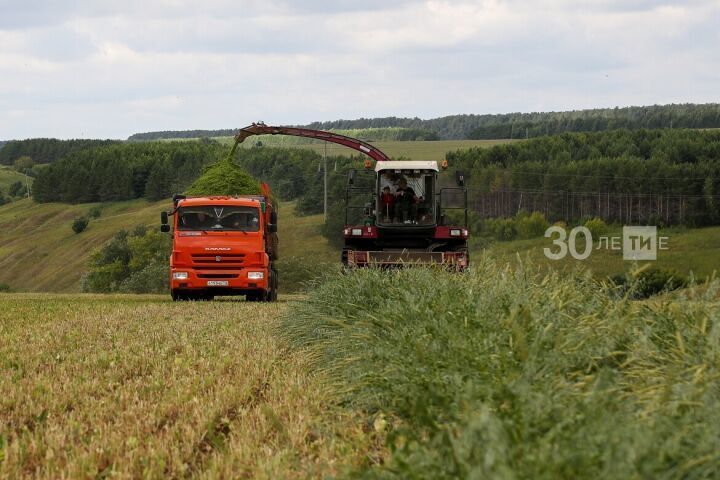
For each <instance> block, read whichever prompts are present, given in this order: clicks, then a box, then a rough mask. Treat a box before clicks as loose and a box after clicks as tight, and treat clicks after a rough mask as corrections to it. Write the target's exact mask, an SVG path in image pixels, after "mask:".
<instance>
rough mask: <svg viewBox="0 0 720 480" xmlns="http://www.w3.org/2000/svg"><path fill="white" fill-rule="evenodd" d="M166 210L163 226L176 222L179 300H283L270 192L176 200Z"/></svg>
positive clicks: (175, 292) (174, 278) (173, 289)
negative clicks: (233, 297)
mask: <svg viewBox="0 0 720 480" xmlns="http://www.w3.org/2000/svg"><path fill="white" fill-rule="evenodd" d="M173 204H174V208H173V210H172V211H171V212H162V213H161V218H160V220H161V227H160V228H161V230H162V231H163V232H169V231H170V223H169V217H170V216H171V217H173V218H172V226H173V234H172V235H173V250H172V255H171V257H170V293H171V295H172V298H173V300H176V301H178V300H212V299H213V298H215V296H217V295H245V297H246V299H247V300H248V301H256V302H257V301H266V302H271V301H274V300H276V299H277V286H278V275H277V271H276V269H275V260H276V258H277V244H278V239H277V213H276V211H275V208H274V206H273V204H272V202H271V200H270V190H269V188H268V187H267V185H264V184H263V194H262V195H243V196H232V197H231V196H210V197H191V198H188V197H185V196H184V195H176V196H175V197H174V198H173Z"/></svg>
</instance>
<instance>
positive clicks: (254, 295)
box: [245, 291, 263, 302]
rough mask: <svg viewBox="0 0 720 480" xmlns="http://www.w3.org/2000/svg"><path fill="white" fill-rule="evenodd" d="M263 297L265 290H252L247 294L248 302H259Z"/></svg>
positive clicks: (246, 299)
mask: <svg viewBox="0 0 720 480" xmlns="http://www.w3.org/2000/svg"><path fill="white" fill-rule="evenodd" d="M262 299H263V292H262V291H259V292H250V293H247V294H246V295H245V301H246V302H259V301H261V300H262Z"/></svg>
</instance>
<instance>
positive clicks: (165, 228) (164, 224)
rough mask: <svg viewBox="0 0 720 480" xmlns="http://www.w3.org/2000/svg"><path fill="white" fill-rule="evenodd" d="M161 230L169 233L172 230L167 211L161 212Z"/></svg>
mask: <svg viewBox="0 0 720 480" xmlns="http://www.w3.org/2000/svg"><path fill="white" fill-rule="evenodd" d="M160 231H161V232H163V233H167V232H169V231H170V225H168V214H167V212H160Z"/></svg>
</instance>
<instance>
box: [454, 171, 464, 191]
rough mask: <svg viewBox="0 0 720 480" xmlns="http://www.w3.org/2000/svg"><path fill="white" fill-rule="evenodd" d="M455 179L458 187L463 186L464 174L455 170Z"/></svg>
mask: <svg viewBox="0 0 720 480" xmlns="http://www.w3.org/2000/svg"><path fill="white" fill-rule="evenodd" d="M455 179H456V180H457V184H458V187H464V186H465V172H463V171H462V170H456V171H455Z"/></svg>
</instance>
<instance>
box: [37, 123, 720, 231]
mask: <svg viewBox="0 0 720 480" xmlns="http://www.w3.org/2000/svg"><path fill="white" fill-rule="evenodd" d="M228 151H229V147H227V146H221V145H219V144H217V143H215V142H139V143H125V144H119V145H109V146H105V147H100V148H96V149H91V150H83V151H79V152H75V153H73V154H71V155H68V156H67V157H65V158H63V159H62V160H60V161H57V162H55V163H53V164H51V165H49V166H48V167H46V168H44V169H41V170H40V173H39V175H38V177H37V179H36V180H35V184H34V195H35V198H36V200H37V201H39V202H50V201H63V202H95V201H111V200H125V199H131V198H139V197H145V198H148V199H161V198H167V197H169V196H170V195H171V194H172V193H175V192H178V191H183V190H184V189H185V188H186V187H187V186H188V185H189V184H190V183H191V182H192V181H193V180H194V179H195V178H196V177H197V176H198V175H199V174H200V172H201V171H202V170H203V168H204V167H205V166H206V165H208V164H209V163H212V162H213V161H215V160H217V159H219V158H221V157H222V156H224V155H226V154H227V152H228ZM447 157H448V160H449V161H450V165H451V167H450V170H451V171H453V170H455V169H460V170H463V171H465V172H466V174H467V177H468V179H469V180H468V186H469V190H470V200H471V205H470V207H471V211H473V212H474V214H473V217H474V218H479V219H483V218H497V217H513V216H515V215H516V214H517V213H518V212H520V211H529V212H533V211H537V212H541V213H543V214H544V215H545V217H546V218H547V219H549V220H551V221H555V220H565V221H569V222H576V221H582V220H583V219H586V218H590V217H600V218H603V219H605V220H606V221H609V222H619V223H624V224H658V225H660V224H666V225H670V224H684V225H691V226H700V225H710V224H718V223H720V131H700V130H681V129H673V130H670V129H664V130H648V129H641V130H627V129H621V130H614V131H608V132H598V133H564V134H560V135H554V136H549V137H541V138H537V139H530V140H528V141H525V142H518V143H512V144H507V145H500V146H495V147H492V148H473V149H468V150H460V151H457V152H449V153H448V155H447ZM236 161H237V162H238V163H239V164H240V165H242V166H243V167H244V168H245V169H246V170H247V171H248V172H249V173H251V174H252V175H253V176H254V177H256V178H257V179H259V180H261V181H266V182H268V183H270V185H271V186H272V188H273V190H274V192H275V194H276V195H278V196H279V197H280V198H281V199H284V200H297V211H298V212H299V213H300V214H315V213H320V212H322V210H323V158H322V156H321V155H319V154H317V153H315V152H313V151H310V150H304V149H292V148H290V149H288V148H270V147H253V148H249V149H241V150H239V151H238V152H237V154H236ZM327 164H328V185H329V188H328V196H329V218H328V222H327V224H326V226H325V229H326V234H327V236H328V238H330V239H333V240H334V239H337V238H339V236H338V234H337V232H338V231H339V229H340V228H342V224H343V222H344V219H345V208H344V202H345V183H346V173H347V170H348V169H349V168H351V167H359V176H358V179H357V181H356V185H358V186H359V185H367V186H368V187H369V186H371V185H372V183H373V182H372V177H373V175H372V172H365V171H364V169H362V167H361V166H362V158H361V157H359V156H357V157H351V158H347V157H332V156H331V157H328V161H327ZM446 175H447V174H446ZM366 177H367V178H366ZM448 178H449V177H448ZM360 197H362V198H360ZM360 197H358V198H353V199H351V201H352V202H353V204H354V205H355V206H362V205H363V204H364V203H365V202H366V201H368V200H371V198H370V197H367V196H362V195H361V196H360ZM360 211H361V209H359V210H356V212H360Z"/></svg>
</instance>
